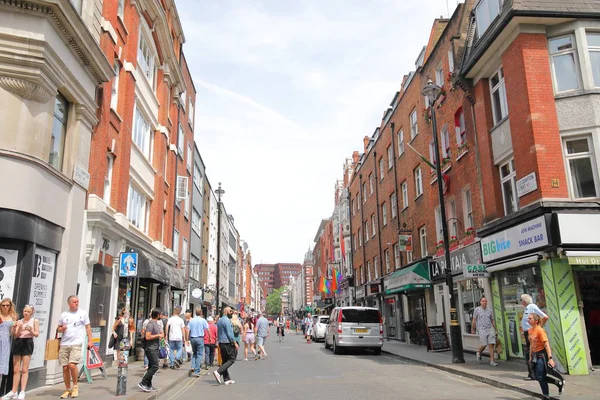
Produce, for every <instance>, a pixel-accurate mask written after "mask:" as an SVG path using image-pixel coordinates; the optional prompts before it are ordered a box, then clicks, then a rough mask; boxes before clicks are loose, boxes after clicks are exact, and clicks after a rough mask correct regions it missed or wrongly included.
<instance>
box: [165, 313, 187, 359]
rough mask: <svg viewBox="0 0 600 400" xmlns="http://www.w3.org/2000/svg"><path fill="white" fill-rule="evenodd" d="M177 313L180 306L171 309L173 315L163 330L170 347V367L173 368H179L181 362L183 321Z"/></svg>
mask: <svg viewBox="0 0 600 400" xmlns="http://www.w3.org/2000/svg"><path fill="white" fill-rule="evenodd" d="M179 314H181V307H179V306H177V307H175V310H173V316H172V317H171V318H169V321H168V322H167V328H166V330H165V339H166V340H167V342H168V343H169V348H170V349H171V351H170V352H169V361H170V363H171V366H170V368H171V369H175V367H177V368H179V367H180V366H181V364H182V361H181V360H180V359H181V356H182V354H183V331H184V328H185V322H184V321H183V318H181V316H180V315H179ZM176 352H177V353H176ZM175 360H177V362H175Z"/></svg>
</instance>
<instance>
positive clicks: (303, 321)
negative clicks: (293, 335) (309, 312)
mask: <svg viewBox="0 0 600 400" xmlns="http://www.w3.org/2000/svg"><path fill="white" fill-rule="evenodd" d="M300 327H301V328H302V336H304V337H305V338H306V318H302V322H300Z"/></svg>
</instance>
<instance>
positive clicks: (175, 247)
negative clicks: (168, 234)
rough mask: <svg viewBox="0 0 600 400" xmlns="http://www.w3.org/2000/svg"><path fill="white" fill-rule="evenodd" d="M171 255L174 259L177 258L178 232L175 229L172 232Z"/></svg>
mask: <svg viewBox="0 0 600 400" xmlns="http://www.w3.org/2000/svg"><path fill="white" fill-rule="evenodd" d="M173 253H174V254H175V257H178V256H179V231H178V230H177V229H175V231H174V232H173Z"/></svg>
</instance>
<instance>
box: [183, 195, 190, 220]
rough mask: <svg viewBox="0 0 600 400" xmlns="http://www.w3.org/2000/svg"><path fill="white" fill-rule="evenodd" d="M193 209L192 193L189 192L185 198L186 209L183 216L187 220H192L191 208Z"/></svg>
mask: <svg viewBox="0 0 600 400" xmlns="http://www.w3.org/2000/svg"><path fill="white" fill-rule="evenodd" d="M191 207H192V196H191V195H190V192H187V196H186V198H185V204H184V208H183V216H184V217H185V218H188V219H189V218H190V208H191Z"/></svg>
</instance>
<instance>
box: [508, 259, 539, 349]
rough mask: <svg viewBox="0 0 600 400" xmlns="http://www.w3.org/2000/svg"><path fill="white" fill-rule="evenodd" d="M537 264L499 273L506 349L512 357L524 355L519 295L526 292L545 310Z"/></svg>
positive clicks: (521, 311)
mask: <svg viewBox="0 0 600 400" xmlns="http://www.w3.org/2000/svg"><path fill="white" fill-rule="evenodd" d="M540 272H541V271H540V267H539V265H538V264H533V265H532V266H529V267H521V268H516V269H510V270H507V271H503V272H502V273H501V274H500V286H501V288H502V289H501V290H502V303H503V306H504V315H503V318H504V322H505V324H506V333H507V346H506V348H507V350H508V354H509V355H510V356H512V357H524V356H523V346H522V344H523V343H525V337H524V336H523V332H522V329H521V318H522V317H523V306H522V305H521V295H522V294H528V295H530V296H531V297H532V298H533V302H534V303H535V304H537V306H538V307H539V308H540V309H542V311H545V310H546V296H545V294H544V289H543V286H542V276H541V273H540Z"/></svg>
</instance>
